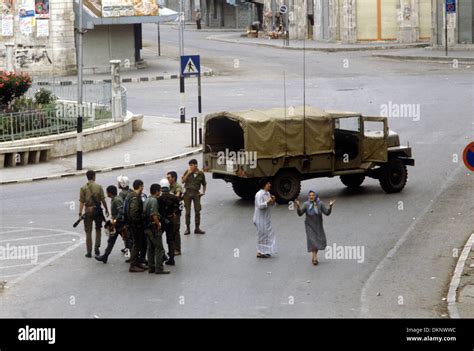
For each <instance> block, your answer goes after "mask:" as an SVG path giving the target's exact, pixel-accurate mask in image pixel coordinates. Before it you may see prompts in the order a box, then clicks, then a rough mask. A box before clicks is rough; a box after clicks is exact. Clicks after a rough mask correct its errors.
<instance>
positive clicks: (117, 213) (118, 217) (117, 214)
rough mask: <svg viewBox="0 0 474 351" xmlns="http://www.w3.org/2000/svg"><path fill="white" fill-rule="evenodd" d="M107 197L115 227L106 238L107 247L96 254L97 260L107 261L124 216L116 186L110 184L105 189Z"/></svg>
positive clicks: (122, 224) (120, 231)
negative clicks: (100, 253)
mask: <svg viewBox="0 0 474 351" xmlns="http://www.w3.org/2000/svg"><path fill="white" fill-rule="evenodd" d="M106 192H107V197H109V198H110V199H111V202H110V212H111V215H112V224H113V227H114V228H115V231H114V233H110V236H109V239H108V240H107V248H106V249H105V252H104V254H103V255H102V256H96V257H95V259H96V260H97V261H100V262H103V263H107V260H108V258H109V255H110V253H111V252H112V249H113V248H114V245H115V241H117V237H118V236H119V235H121V233H122V230H123V227H124V216H123V200H122V198H121V197H120V196H118V195H117V187H116V186H114V185H110V186H108V187H107V189H106Z"/></svg>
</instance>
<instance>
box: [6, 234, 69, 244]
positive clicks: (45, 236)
mask: <svg viewBox="0 0 474 351" xmlns="http://www.w3.org/2000/svg"><path fill="white" fill-rule="evenodd" d="M74 234H75V233H74ZM63 235H72V234H70V233H63V234H51V235H37V236H27V237H24V238H16V239H6V240H0V243H6V242H12V241H23V240H30V239H42V238H52V237H55V236H63ZM75 235H77V234H75Z"/></svg>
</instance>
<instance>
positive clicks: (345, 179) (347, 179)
mask: <svg viewBox="0 0 474 351" xmlns="http://www.w3.org/2000/svg"><path fill="white" fill-rule="evenodd" d="M364 180H365V174H347V175H342V176H341V182H342V184H344V185H345V186H347V187H348V188H350V189H354V188H358V187H360V186H361V184H362V183H363V182H364Z"/></svg>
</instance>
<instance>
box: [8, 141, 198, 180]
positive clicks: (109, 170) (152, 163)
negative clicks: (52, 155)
mask: <svg viewBox="0 0 474 351" xmlns="http://www.w3.org/2000/svg"><path fill="white" fill-rule="evenodd" d="M201 152H202V147H200V148H199V149H196V150H193V151H188V152H185V153H182V154H178V155H174V156H168V157H165V158H161V159H158V160H152V161H146V162H140V163H135V164H130V165H124V166H115V167H106V168H101V169H95V170H94V171H95V172H96V173H106V172H112V171H117V170H120V169H129V168H135V167H142V166H151V165H156V164H158V163H164V162H168V161H173V160H178V159H180V158H184V157H188V156H191V155H197V154H200V153H201ZM86 172H87V170H82V171H75V172H71V173H61V174H53V175H51V176H45V177H36V178H26V179H18V180H6V181H0V185H7V184H19V183H29V182H37V181H40V180H48V179H61V178H68V177H74V176H79V175H84V174H86Z"/></svg>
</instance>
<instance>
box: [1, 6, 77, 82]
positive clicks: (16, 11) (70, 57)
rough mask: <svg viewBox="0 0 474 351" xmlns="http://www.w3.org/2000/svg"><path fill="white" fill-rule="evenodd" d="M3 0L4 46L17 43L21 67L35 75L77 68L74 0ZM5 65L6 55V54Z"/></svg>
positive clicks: (65, 72) (16, 63)
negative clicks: (39, 3) (40, 6)
mask: <svg viewBox="0 0 474 351" xmlns="http://www.w3.org/2000/svg"><path fill="white" fill-rule="evenodd" d="M42 3H43V4H47V6H45V7H44V8H38V7H37V6H35V5H37V2H35V0H32V1H28V0H18V1H17V0H15V1H10V0H2V1H0V4H1V5H3V6H2V8H1V10H0V15H1V18H0V21H1V22H2V24H1V27H0V28H2V31H1V32H0V49H4V47H5V44H6V43H12V44H14V64H15V67H16V68H17V69H20V70H22V71H27V72H32V73H33V72H34V73H35V75H51V74H55V75H61V74H67V73H69V72H72V71H74V70H75V67H76V56H75V54H76V51H75V42H74V14H73V2H72V0H49V1H45V0H43V1H42ZM2 56H3V57H2V59H1V61H0V65H1V67H4V63H5V62H4V61H5V56H4V55H2Z"/></svg>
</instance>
